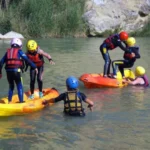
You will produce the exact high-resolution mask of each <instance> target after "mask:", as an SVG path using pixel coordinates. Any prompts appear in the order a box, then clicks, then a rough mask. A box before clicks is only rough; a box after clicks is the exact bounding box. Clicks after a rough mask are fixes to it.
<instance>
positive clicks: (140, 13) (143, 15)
mask: <svg viewBox="0 0 150 150" xmlns="http://www.w3.org/2000/svg"><path fill="white" fill-rule="evenodd" d="M138 13H139V15H140V16H141V17H146V16H148V14H145V13H144V12H142V11H139V12H138Z"/></svg>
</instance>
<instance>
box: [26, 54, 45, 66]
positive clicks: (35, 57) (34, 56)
mask: <svg viewBox="0 0 150 150" xmlns="http://www.w3.org/2000/svg"><path fill="white" fill-rule="evenodd" d="M27 56H28V58H29V59H30V60H31V61H32V62H34V63H35V65H36V66H37V67H41V66H43V64H44V58H43V56H42V55H40V54H38V53H37V52H35V53H30V52H27Z"/></svg>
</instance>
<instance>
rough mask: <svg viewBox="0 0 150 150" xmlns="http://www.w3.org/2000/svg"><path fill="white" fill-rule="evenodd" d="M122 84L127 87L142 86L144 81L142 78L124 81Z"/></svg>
mask: <svg viewBox="0 0 150 150" xmlns="http://www.w3.org/2000/svg"><path fill="white" fill-rule="evenodd" d="M123 82H124V83H128V84H129V85H143V84H144V80H143V78H140V77H139V78H136V79H135V80H133V81H131V80H124V81H123Z"/></svg>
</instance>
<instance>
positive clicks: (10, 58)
mask: <svg viewBox="0 0 150 150" xmlns="http://www.w3.org/2000/svg"><path fill="white" fill-rule="evenodd" d="M18 51H19V48H9V49H8V50H7V57H6V68H22V67H23V60H22V59H21V58H19V57H18Z"/></svg>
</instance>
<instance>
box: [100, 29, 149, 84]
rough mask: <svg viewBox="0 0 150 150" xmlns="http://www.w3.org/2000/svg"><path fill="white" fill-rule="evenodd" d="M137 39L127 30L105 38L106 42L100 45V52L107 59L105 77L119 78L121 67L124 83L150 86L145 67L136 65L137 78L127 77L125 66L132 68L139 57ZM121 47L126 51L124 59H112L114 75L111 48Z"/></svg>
mask: <svg viewBox="0 0 150 150" xmlns="http://www.w3.org/2000/svg"><path fill="white" fill-rule="evenodd" d="M135 44H136V40H135V38H134V37H129V36H128V33H127V32H125V31H122V32H120V33H119V34H114V35H111V36H109V37H108V38H106V39H105V40H104V42H103V43H102V44H101V46H100V52H101V54H102V56H103V59H104V61H105V63H104V71H103V77H105V78H107V77H110V78H115V79H116V78H117V70H118V69H119V71H120V73H121V75H122V78H123V79H124V80H123V82H124V83H128V84H131V85H142V86H143V85H144V86H148V85H149V81H148V78H147V76H146V74H145V69H144V68H143V67H141V66H138V67H136V69H135V75H136V78H135V80H131V79H127V78H126V77H125V74H124V69H125V68H131V67H133V66H134V63H135V61H136V59H139V58H140V57H141V56H140V53H139V47H138V46H135ZM117 47H119V48H120V49H122V50H123V51H124V56H123V58H124V59H123V60H114V61H112V69H113V75H112V74H110V65H111V59H110V56H109V50H114V49H115V48H117Z"/></svg>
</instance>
